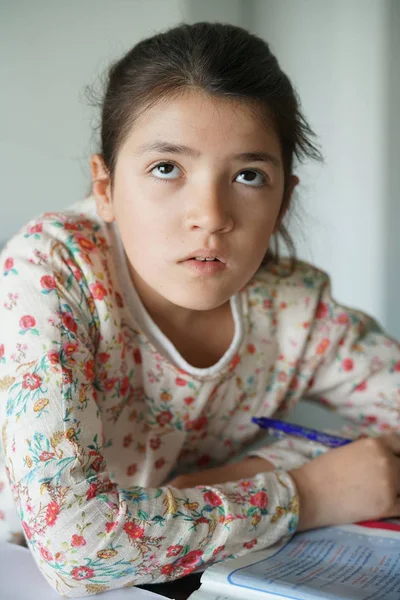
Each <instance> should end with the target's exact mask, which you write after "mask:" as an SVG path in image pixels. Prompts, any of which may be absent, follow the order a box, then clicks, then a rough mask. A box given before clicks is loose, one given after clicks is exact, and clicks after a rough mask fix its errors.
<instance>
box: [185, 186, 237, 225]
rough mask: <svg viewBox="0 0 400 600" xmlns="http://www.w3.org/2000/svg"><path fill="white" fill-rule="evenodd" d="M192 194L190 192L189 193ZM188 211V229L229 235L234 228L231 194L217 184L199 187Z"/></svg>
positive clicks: (194, 193)
mask: <svg viewBox="0 0 400 600" xmlns="http://www.w3.org/2000/svg"><path fill="white" fill-rule="evenodd" d="M189 193H190V192H189ZM190 195H191V200H190V202H189V206H188V209H187V211H186V218H185V221H186V226H187V228H188V229H203V230H204V231H206V232H207V233H227V232H229V231H230V230H231V229H232V228H233V217H232V211H231V207H230V206H229V192H228V190H223V189H222V185H218V183H216V182H212V183H211V182H210V183H206V184H204V183H203V185H201V186H197V188H196V190H193V193H192V194H190Z"/></svg>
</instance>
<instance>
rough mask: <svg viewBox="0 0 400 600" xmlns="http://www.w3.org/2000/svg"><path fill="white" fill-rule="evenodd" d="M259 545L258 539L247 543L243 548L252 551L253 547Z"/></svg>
mask: <svg viewBox="0 0 400 600" xmlns="http://www.w3.org/2000/svg"><path fill="white" fill-rule="evenodd" d="M256 544H257V538H254V539H253V540H251V541H250V542H245V543H244V544H243V548H247V549H248V550H250V549H251V548H253V546H255V545H256Z"/></svg>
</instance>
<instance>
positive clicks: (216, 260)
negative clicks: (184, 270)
mask: <svg viewBox="0 0 400 600" xmlns="http://www.w3.org/2000/svg"><path fill="white" fill-rule="evenodd" d="M188 260H198V261H199V262H221V261H220V260H219V259H218V258H195V257H193V258H189V259H188Z"/></svg>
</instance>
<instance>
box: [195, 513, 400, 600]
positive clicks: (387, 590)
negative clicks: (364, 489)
mask: <svg viewBox="0 0 400 600" xmlns="http://www.w3.org/2000/svg"><path fill="white" fill-rule="evenodd" d="M234 598H240V599H242V600H243V599H244V598H245V599H246V600H253V599H254V600H257V599H258V600H267V599H274V600H279V598H286V599H290V600H325V599H326V600H328V599H329V600H335V599H342V598H345V599H346V600H377V599H380V600H383V599H385V600H399V598H400V520H398V519H396V520H392V521H380V522H379V523H376V522H371V523H365V524H358V525H346V526H340V527H326V528H324V529H315V530H313V531H309V532H305V533H299V534H296V535H295V536H294V537H293V538H292V539H291V541H290V542H289V543H286V544H285V543H280V544H278V545H275V546H273V547H270V548H267V549H265V550H261V551H258V552H253V553H252V554H250V555H247V556H245V557H241V558H236V559H231V560H226V561H224V562H221V563H218V564H216V565H213V566H212V567H210V568H209V569H207V570H206V571H205V572H204V573H203V575H202V577H201V587H200V589H199V590H197V591H196V592H194V593H193V594H192V595H191V596H190V600H232V599H234Z"/></svg>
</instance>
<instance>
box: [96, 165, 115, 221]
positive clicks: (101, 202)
mask: <svg viewBox="0 0 400 600" xmlns="http://www.w3.org/2000/svg"><path fill="white" fill-rule="evenodd" d="M90 170H91V172H92V180H93V184H92V192H93V195H94V197H95V198H96V207H97V214H98V215H99V217H100V218H101V219H103V221H105V222H106V223H112V221H114V220H115V216H114V211H113V203H112V198H111V180H110V175H109V173H108V169H107V167H106V165H105V163H104V159H103V157H102V156H101V154H92V156H91V157H90Z"/></svg>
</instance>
